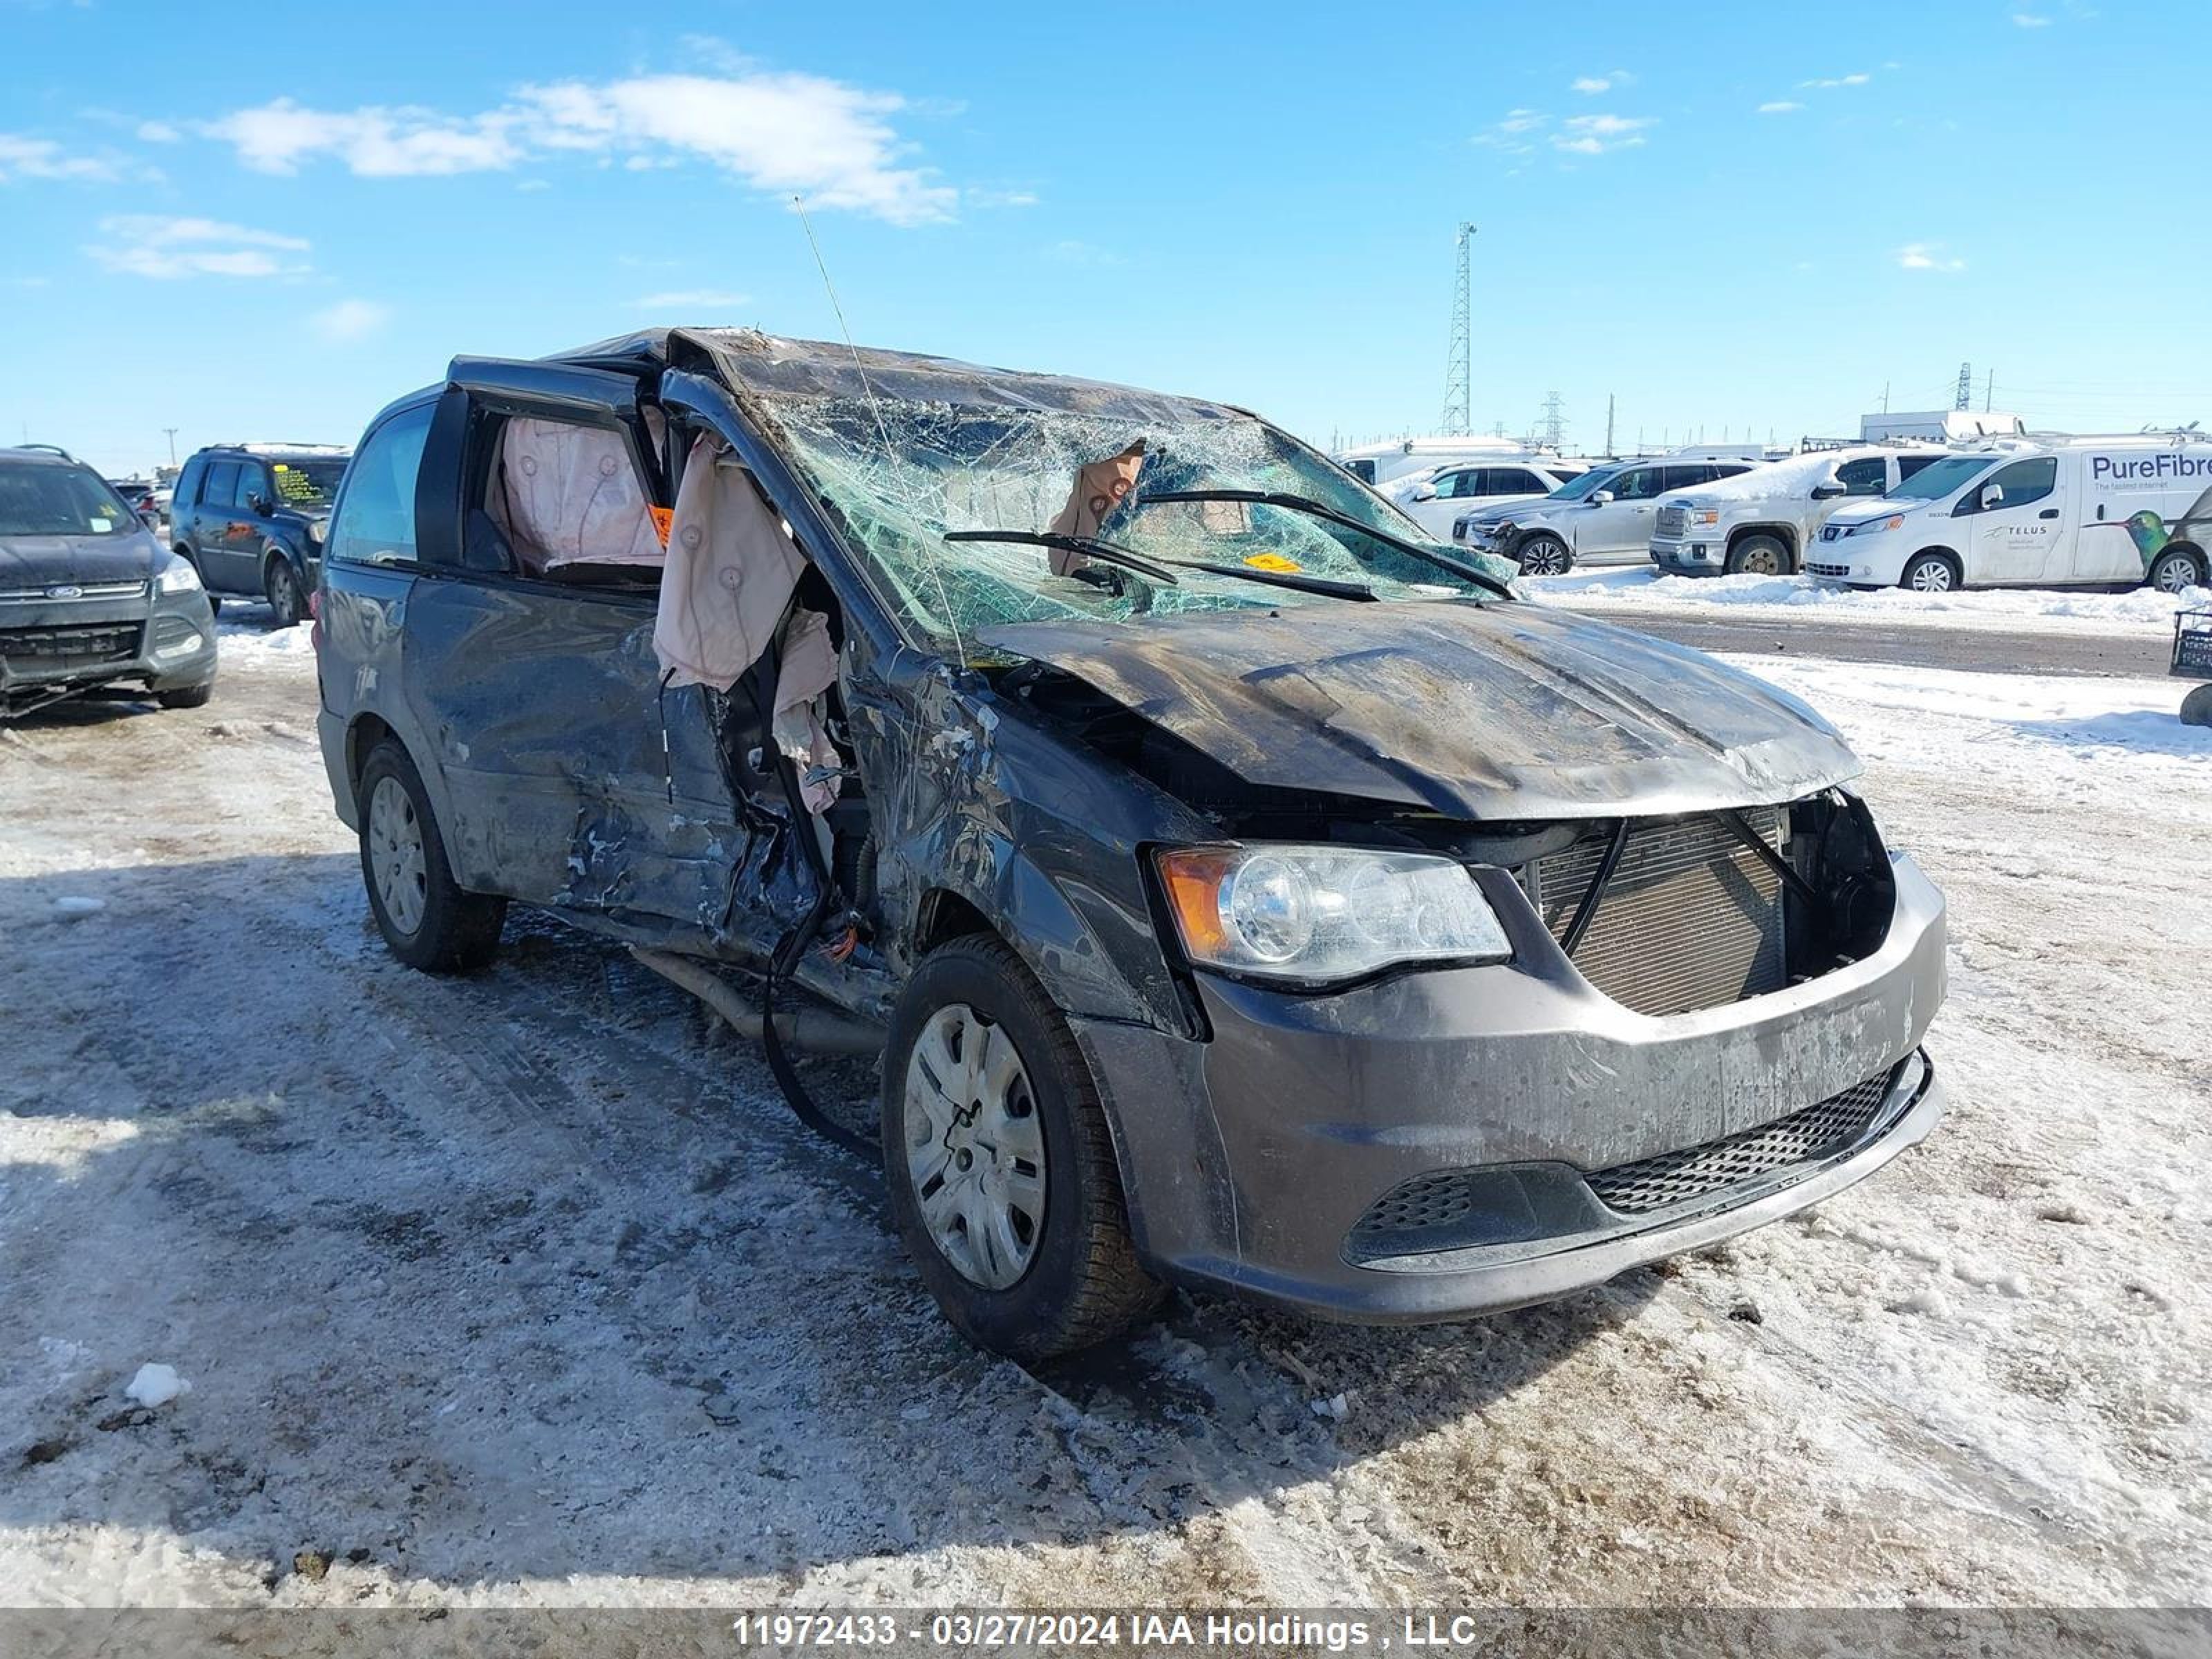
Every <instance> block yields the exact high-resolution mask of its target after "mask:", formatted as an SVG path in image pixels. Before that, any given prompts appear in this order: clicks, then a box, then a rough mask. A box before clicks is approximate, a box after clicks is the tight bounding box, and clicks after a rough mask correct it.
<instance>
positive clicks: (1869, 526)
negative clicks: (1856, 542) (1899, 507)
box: [1844, 513, 1905, 536]
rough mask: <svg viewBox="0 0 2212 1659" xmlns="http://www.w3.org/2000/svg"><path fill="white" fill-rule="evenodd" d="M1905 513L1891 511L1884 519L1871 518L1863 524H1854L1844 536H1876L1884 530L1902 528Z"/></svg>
mask: <svg viewBox="0 0 2212 1659" xmlns="http://www.w3.org/2000/svg"><path fill="white" fill-rule="evenodd" d="M1904 527H1905V514H1903V513H1891V514H1890V515H1889V516H1888V517H1887V518H1886V519H1871V520H1868V521H1867V522H1866V523H1865V524H1855V525H1853V526H1851V527H1850V529H1849V530H1847V531H1845V532H1844V534H1845V535H1846V536H1877V535H1880V534H1881V532H1883V531H1885V530H1902V529H1903V528H1904Z"/></svg>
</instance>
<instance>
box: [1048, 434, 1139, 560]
mask: <svg viewBox="0 0 2212 1659" xmlns="http://www.w3.org/2000/svg"><path fill="white" fill-rule="evenodd" d="M1144 465H1145V441H1144V440H1143V439H1142V438H1139V439H1138V440H1137V441H1136V442H1134V443H1133V444H1131V445H1130V446H1129V447H1127V449H1125V450H1123V451H1122V452H1121V453H1120V454H1118V455H1109V456H1108V457H1107V458H1106V459H1104V460H1103V461H1093V462H1091V464H1090V465H1088V466H1080V467H1078V468H1077V469H1076V470H1075V488H1074V489H1072V490H1070V491H1069V492H1068V495H1067V501H1066V505H1064V506H1063V507H1061V508H1060V511H1059V512H1058V513H1056V514H1054V518H1053V521H1052V522H1051V523H1050V524H1049V525H1048V526H1046V528H1047V529H1048V530H1049V531H1050V532H1052V533H1053V534H1054V535H1055V536H1095V535H1097V533H1098V526H1100V525H1102V524H1103V523H1104V522H1105V521H1106V515H1107V514H1108V513H1111V512H1112V511H1113V510H1114V509H1115V507H1119V506H1120V505H1121V501H1122V498H1123V497H1124V496H1126V495H1128V493H1129V492H1130V491H1131V490H1132V489H1135V488H1136V487H1137V474H1138V472H1139V471H1140V470H1141V469H1142V468H1143V466H1144ZM1085 562H1087V561H1086V560H1085V558H1084V556H1082V555H1081V554H1080V553H1071V552H1069V551H1067V550H1066V549H1065V548H1059V547H1055V548H1054V549H1053V550H1052V574H1054V575H1055V576H1065V575H1066V574H1068V573H1069V572H1070V571H1072V570H1073V569H1074V568H1076V567H1077V566H1078V565H1080V564H1084V563H1085Z"/></svg>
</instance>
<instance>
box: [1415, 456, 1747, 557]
mask: <svg viewBox="0 0 2212 1659" xmlns="http://www.w3.org/2000/svg"><path fill="white" fill-rule="evenodd" d="M1754 465H1757V463H1755V462H1752V461H1725V460H1683V459H1672V458H1669V457H1667V456H1663V455H1662V456H1659V457H1656V458H1653V459H1644V460H1634V461H1621V462H1618V463H1616V464H1614V465H1609V466H1599V467H1593V468H1592V469H1591V470H1590V471H1588V472H1585V473H1583V476H1582V477H1579V478H1575V479H1572V480H1571V481H1569V482H1568V483H1565V484H1562V485H1561V486H1560V487H1559V489H1555V490H1553V492H1552V493H1551V494H1550V495H1546V496H1544V497H1542V498H1541V499H1540V500H1537V501H1515V502H1511V503H1510V504H1508V505H1506V506H1504V507H1487V508H1484V509H1482V510H1480V511H1479V512H1474V513H1463V514H1462V515H1461V516H1460V517H1459V518H1458V519H1456V520H1454V521H1453V524H1452V539H1453V540H1454V541H1455V542H1463V543H1465V544H1467V545H1468V546H1469V547H1472V548H1474V549H1475V550H1477V551H1480V552H1484V553H1495V554H1498V555H1499V556H1502V557H1504V558H1510V559H1513V560H1516V562H1518V563H1519V564H1520V566H1521V569H1522V574H1525V575H1530V576H1559V575H1565V574H1566V573H1567V572H1568V571H1570V570H1571V569H1573V568H1574V567H1575V565H1576V563H1577V562H1578V561H1580V562H1595V563H1605V562H1614V563H1620V562H1627V561H1629V560H1631V559H1633V560H1635V561H1637V562H1643V561H1644V559H1645V558H1646V557H1647V556H1648V553H1647V550H1649V548H1650V545H1651V530H1652V522H1653V514H1654V510H1655V509H1656V507H1657V506H1658V503H1659V498H1660V497H1661V496H1662V495H1665V494H1666V493H1667V492H1668V490H1670V489H1694V488H1695V487H1697V486H1698V485H1699V484H1709V483H1714V482H1716V481H1717V480H1718V479H1721V478H1733V477H1735V476H1736V475H1737V474H1738V473H1741V472H1748V471H1751V469H1752V468H1753V466H1754Z"/></svg>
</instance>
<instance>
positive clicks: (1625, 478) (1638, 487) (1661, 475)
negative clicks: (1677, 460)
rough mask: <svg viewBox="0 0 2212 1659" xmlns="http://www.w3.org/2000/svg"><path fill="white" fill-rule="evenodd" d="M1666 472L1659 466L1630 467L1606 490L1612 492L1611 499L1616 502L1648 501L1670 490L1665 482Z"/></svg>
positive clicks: (1665, 469)
mask: <svg viewBox="0 0 2212 1659" xmlns="http://www.w3.org/2000/svg"><path fill="white" fill-rule="evenodd" d="M1667 471H1668V469H1667V468H1665V467H1661V466H1632V467H1630V468H1628V469H1627V470H1626V471H1624V472H1622V473H1620V475H1619V476H1617V477H1615V478H1614V479H1613V483H1611V484H1610V485H1608V486H1607V488H1609V489H1611V490H1612V491H1613V500H1615V501H1650V499H1651V498H1652V497H1653V496H1654V495H1663V494H1665V493H1666V491H1667V490H1668V489H1669V488H1671V486H1670V485H1668V483H1667V481H1666V479H1667Z"/></svg>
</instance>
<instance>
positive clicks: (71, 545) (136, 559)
mask: <svg viewBox="0 0 2212 1659" xmlns="http://www.w3.org/2000/svg"><path fill="white" fill-rule="evenodd" d="M160 554H161V548H160V545H159V544H157V543H156V542H155V539H154V538H153V537H152V536H151V535H149V533H147V532H145V531H143V530H139V531H136V532H128V533H126V534H124V535H120V536H0V592H9V591H11V590H13V589H16V588H27V587H56V586H64V585H68V586H78V587H93V586H99V585H100V584H101V583H104V582H143V581H144V580H146V579H147V578H148V577H149V576H150V575H152V574H154V565H155V562H156V561H157V559H158V558H159V556H160Z"/></svg>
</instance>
